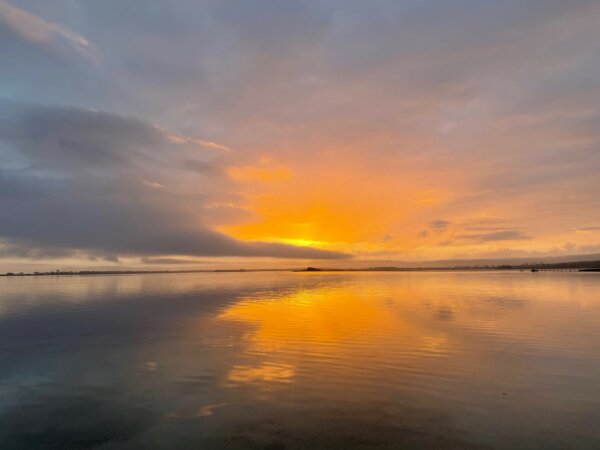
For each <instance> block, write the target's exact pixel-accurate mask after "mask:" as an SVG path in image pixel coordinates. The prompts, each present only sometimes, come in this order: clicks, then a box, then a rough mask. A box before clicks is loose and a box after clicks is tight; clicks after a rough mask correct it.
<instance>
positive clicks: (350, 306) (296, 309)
mask: <svg viewBox="0 0 600 450" xmlns="http://www.w3.org/2000/svg"><path fill="white" fill-rule="evenodd" d="M220 317H221V318H222V319H227V320H236V321H243V322H248V323H252V324H255V325H256V326H257V328H256V330H255V331H254V332H253V333H251V335H250V336H249V337H250V339H251V341H252V344H253V346H254V350H256V351H263V352H270V351H275V350H277V349H279V348H281V347H283V346H286V345H291V344H298V343H302V344H303V345H305V346H328V345H330V344H332V343H336V342H339V341H342V340H344V339H348V338H352V337H358V336H361V337H362V338H365V337H368V336H372V335H375V334H379V333H380V332H381V330H384V329H389V328H391V327H398V326H402V323H401V321H399V320H398V318H397V317H395V316H394V314H393V312H392V311H390V310H388V309H386V308H384V307H382V305H381V304H379V303H377V302H373V301H371V300H370V299H369V298H368V297H367V296H361V295H360V294H359V293H357V292H353V291H352V290H351V289H343V288H337V289H331V288H321V289H312V290H302V291H299V292H297V293H294V294H291V295H287V296H283V297H280V298H276V299H261V298H256V299H248V300H245V301H242V302H240V303H238V304H236V305H233V306H231V307H230V308H228V309H227V310H226V311H225V312H224V313H223V314H221V316H220Z"/></svg>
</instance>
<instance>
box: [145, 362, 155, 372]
mask: <svg viewBox="0 0 600 450" xmlns="http://www.w3.org/2000/svg"><path fill="white" fill-rule="evenodd" d="M142 369H143V370H148V371H150V372H152V371H154V370H156V369H158V363H157V362H156V361H146V362H145V363H143V364H142Z"/></svg>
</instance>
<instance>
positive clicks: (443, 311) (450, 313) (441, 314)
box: [435, 306, 454, 320]
mask: <svg viewBox="0 0 600 450" xmlns="http://www.w3.org/2000/svg"><path fill="white" fill-rule="evenodd" d="M435 318H436V319H438V320H452V319H454V310H453V309H452V308H450V307H449V306H442V307H440V308H438V309H437V311H436V313H435Z"/></svg>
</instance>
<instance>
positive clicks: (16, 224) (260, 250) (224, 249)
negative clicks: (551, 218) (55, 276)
mask: <svg viewBox="0 0 600 450" xmlns="http://www.w3.org/2000/svg"><path fill="white" fill-rule="evenodd" d="M211 152H214V150H211V149H202V148H199V146H198V144H197V143H193V142H192V143H190V142H188V141H185V142H182V139H177V140H174V139H173V138H172V136H171V135H169V134H168V132H166V131H164V130H162V129H161V128H159V127H156V126H154V125H152V124H150V123H147V122H143V121H140V120H137V119H134V118H130V117H123V116H119V115H115V114H108V113H104V112H98V111H94V110H88V109H80V108H73V107H68V108H67V107H48V106H39V105H34V104H23V103H16V102H11V101H1V102H0V215H1V220H0V238H1V239H2V240H3V241H4V242H5V246H4V250H3V252H4V254H5V256H6V255H14V256H30V257H31V256H33V257H44V256H48V257H52V256H60V255H65V254H69V253H70V252H73V251H79V252H81V251H84V252H86V253H88V254H90V255H96V256H103V257H107V258H115V257H117V256H120V255H123V256H124V255H136V256H158V255H187V256H269V257H281V258H325V259H333V258H343V257H347V256H348V255H345V254H343V253H338V252H333V251H325V250H319V249H313V248H308V247H296V246H291V245H285V244H278V243H263V242H242V241H239V240H236V239H233V238H231V237H228V236H226V235H224V234H222V233H219V232H216V231H214V230H212V229H210V227H208V226H207V225H203V224H202V215H203V208H204V207H205V203H206V202H207V201H208V200H209V199H212V196H213V195H215V192H216V188H217V187H218V186H219V185H220V184H223V183H225V182H226V180H224V179H223V176H222V175H221V172H220V171H218V170H215V171H208V175H207V174H206V173H201V174H199V173H198V170H197V169H196V166H197V165H198V164H203V165H205V166H207V167H208V166H210V165H215V166H216V165H218V164H220V163H219V161H218V159H217V158H214V157H211V156H210V153H211ZM207 154H208V155H209V157H208V159H207V156H206V155H207ZM190 155H199V156H196V157H197V158H198V157H201V158H204V159H205V160H198V164H196V165H194V164H189V161H190V157H191V156H190ZM211 158H212V159H211ZM186 163H187V164H188V165H189V170H188V171H187V172H189V173H187V175H186V174H184V175H183V176H182V175H181V174H180V173H179V172H181V170H180V169H181V165H185V164H186ZM171 169H172V170H171ZM202 172H207V171H202ZM186 176H187V178H186ZM194 177H204V178H202V179H201V180H200V179H197V180H196V181H197V182H199V181H202V185H203V186H204V185H205V184H208V185H209V186H210V187H207V188H206V192H205V193H204V194H203V195H198V196H194V197H191V196H190V195H189V193H186V190H185V189H183V186H184V185H185V183H186V182H189V183H192V182H194V180H195V178H194ZM207 177H208V178H207Z"/></svg>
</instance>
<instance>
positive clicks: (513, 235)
mask: <svg viewBox="0 0 600 450" xmlns="http://www.w3.org/2000/svg"><path fill="white" fill-rule="evenodd" d="M453 238H454V239H460V240H463V241H468V242H470V243H484V242H496V241H516V240H522V239H531V238H530V237H529V236H527V235H525V234H523V232H522V231H520V230H502V231H493V232H490V233H467V234H459V235H456V236H453Z"/></svg>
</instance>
